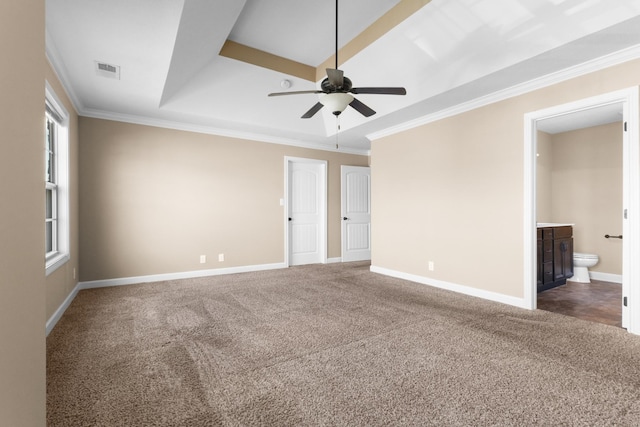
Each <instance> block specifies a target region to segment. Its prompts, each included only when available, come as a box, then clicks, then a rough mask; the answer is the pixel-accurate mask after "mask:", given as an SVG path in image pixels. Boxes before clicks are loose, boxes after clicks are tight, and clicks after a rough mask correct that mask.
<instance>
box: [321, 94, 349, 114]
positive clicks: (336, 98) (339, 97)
mask: <svg viewBox="0 0 640 427" xmlns="http://www.w3.org/2000/svg"><path fill="white" fill-rule="evenodd" d="M351 101H353V96H352V95H351V94H348V93H342V92H335V93H328V94H326V95H325V96H323V97H322V98H320V103H321V104H322V105H324V106H325V107H327V108H328V109H329V111H331V112H332V113H333V114H335V115H336V116H339V115H340V113H342V112H343V111H344V109H345V108H347V105H349V104H351Z"/></svg>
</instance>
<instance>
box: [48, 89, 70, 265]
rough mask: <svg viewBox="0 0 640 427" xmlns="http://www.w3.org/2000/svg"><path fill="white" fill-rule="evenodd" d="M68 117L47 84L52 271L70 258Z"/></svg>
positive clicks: (50, 255)
mask: <svg viewBox="0 0 640 427" xmlns="http://www.w3.org/2000/svg"><path fill="white" fill-rule="evenodd" d="M68 121H69V116H68V114H67V112H66V110H65V109H64V108H63V107H62V104H61V103H60V102H59V101H58V100H57V98H56V96H55V94H54V93H53V91H52V90H51V88H50V87H49V85H48V84H47V87H46V91H45V123H44V126H45V132H44V135H45V141H44V153H45V156H44V157H45V159H44V160H45V161H44V178H45V180H44V187H45V188H44V196H45V219H44V232H45V267H46V274H50V273H52V272H53V271H55V270H56V269H57V268H58V267H60V266H61V265H63V264H64V263H65V262H67V261H68V260H69V193H68V182H69V171H68V164H69V162H68V158H69V132H68Z"/></svg>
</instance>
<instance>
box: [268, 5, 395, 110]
mask: <svg viewBox="0 0 640 427" xmlns="http://www.w3.org/2000/svg"><path fill="white" fill-rule="evenodd" d="M335 60H336V67H335V68H327V77H326V78H325V79H324V80H322V83H320V90H300V91H291V92H275V93H270V94H269V96H283V95H300V94H307V93H314V94H320V93H324V94H325V95H324V96H323V97H322V98H321V99H320V101H319V102H317V103H316V104H315V105H314V106H313V107H311V108H310V109H309V111H307V112H306V113H304V114H303V115H302V118H303V119H309V118H311V117H313V116H314V115H315V114H316V113H317V112H318V111H320V109H322V107H324V106H326V107H327V108H329V109H330V110H331V112H332V113H333V114H335V115H336V116H339V115H340V114H341V113H342V112H343V111H344V110H345V108H347V105H350V106H351V107H353V108H354V109H355V110H356V111H358V112H359V113H360V114H362V115H363V116H365V117H370V116H372V115H374V114H375V113H376V112H375V111H374V110H372V109H371V108H369V107H368V106H366V105H365V104H363V103H362V102H361V101H358V99H356V98H355V97H354V96H353V95H351V94H356V95H357V94H375V95H406V94H407V91H406V89H405V88H403V87H353V86H352V83H351V80H349V78H347V77H345V76H344V72H343V71H342V70H339V69H338V0H336V54H335Z"/></svg>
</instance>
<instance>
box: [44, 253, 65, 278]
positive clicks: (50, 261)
mask: <svg viewBox="0 0 640 427" xmlns="http://www.w3.org/2000/svg"><path fill="white" fill-rule="evenodd" d="M70 258H71V257H70V256H69V254H66V253H61V252H59V253H57V254H54V255H50V256H49V257H47V258H46V263H45V269H46V272H45V276H48V275H50V274H51V273H53V272H54V271H56V270H57V269H59V268H60V267H62V266H63V265H64V264H66V262H67V261H69V259H70Z"/></svg>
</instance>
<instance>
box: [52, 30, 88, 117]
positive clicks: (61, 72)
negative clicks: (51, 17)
mask: <svg viewBox="0 0 640 427" xmlns="http://www.w3.org/2000/svg"><path fill="white" fill-rule="evenodd" d="M45 57H46V58H47V61H48V62H49V65H51V69H52V70H53V74H55V75H56V77H57V78H58V80H59V81H60V84H61V85H62V87H63V89H64V90H65V92H66V93H67V97H68V98H69V100H70V101H71V104H72V105H73V108H74V109H75V110H76V112H77V113H78V114H80V112H81V111H82V110H83V109H84V106H83V104H82V102H80V98H79V97H78V95H77V94H76V93H75V92H74V90H73V85H72V84H71V79H70V78H69V74H68V73H67V68H66V67H65V66H64V63H63V62H62V60H61V59H60V58H61V57H60V54H59V53H58V48H57V47H56V44H55V43H54V42H53V38H52V37H51V35H50V34H49V31H48V30H45Z"/></svg>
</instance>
